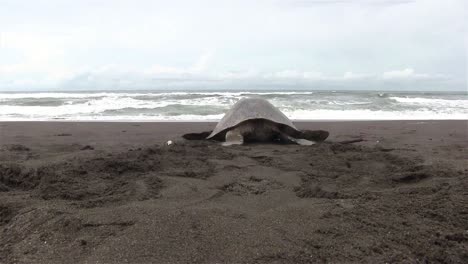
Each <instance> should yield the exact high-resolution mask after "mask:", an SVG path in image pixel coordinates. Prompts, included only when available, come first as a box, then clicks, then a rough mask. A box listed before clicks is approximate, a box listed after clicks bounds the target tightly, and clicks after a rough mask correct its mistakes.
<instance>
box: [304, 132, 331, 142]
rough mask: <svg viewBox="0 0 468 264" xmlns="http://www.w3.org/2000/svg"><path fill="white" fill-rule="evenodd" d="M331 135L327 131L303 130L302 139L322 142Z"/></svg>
mask: <svg viewBox="0 0 468 264" xmlns="http://www.w3.org/2000/svg"><path fill="white" fill-rule="evenodd" d="M329 135H330V133H329V132H328V131H325V130H302V133H301V135H300V138H303V139H307V140H310V141H315V142H321V141H325V139H327V138H328V136H329Z"/></svg>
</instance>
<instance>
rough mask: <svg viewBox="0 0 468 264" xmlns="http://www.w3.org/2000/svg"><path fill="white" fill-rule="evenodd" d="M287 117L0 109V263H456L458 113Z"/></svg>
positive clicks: (465, 221)
mask: <svg viewBox="0 0 468 264" xmlns="http://www.w3.org/2000/svg"><path fill="white" fill-rule="evenodd" d="M296 124H297V126H298V127H299V128H302V129H324V130H328V131H329V132H330V137H329V139H327V140H326V141H325V142H323V143H321V144H317V145H314V146H296V145H275V144H262V145H260V144H255V145H246V146H233V147H228V148H226V147H221V146H220V145H219V143H217V142H209V141H185V140H183V139H182V138H181V137H180V136H181V135H182V134H184V133H189V132H203V131H209V130H211V129H212V128H213V127H214V124H213V123H171V122H169V123H111V122H109V123H102V122H95V123H90V122H3V123H0V263H220V262H221V263H310V262H312V263H322V262H332V263H363V262H364V263H384V262H388V263H395V262H407V263H427V262H429V263H467V262H468V253H467V252H468V206H467V205H468V165H467V158H468V155H467V154H468V153H467V152H468V150H467V149H468V148H467V147H468V138H467V137H468V123H467V121H372V122H370V121H367V122H366V121H362V122H361V121H355V122H298V123H296ZM353 139H363V140H364V141H361V142H356V143H350V144H343V143H339V142H343V141H349V140H353ZM167 140H172V141H173V142H174V144H173V145H170V146H167V145H165V142H166V141H167Z"/></svg>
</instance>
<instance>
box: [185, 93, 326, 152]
mask: <svg viewBox="0 0 468 264" xmlns="http://www.w3.org/2000/svg"><path fill="white" fill-rule="evenodd" d="M328 135H329V133H328V132H327V131H323V130H316V131H310V130H305V131H300V130H298V129H297V128H296V127H295V126H294V124H293V123H292V122H291V120H289V118H287V117H286V115H284V114H283V113H282V112H281V111H280V110H278V109H277V108H276V107H274V106H273V105H272V104H271V103H270V102H268V101H267V100H265V99H261V98H243V99H241V100H239V101H238V102H237V103H236V104H234V106H233V107H232V108H231V109H230V110H229V111H228V112H227V113H226V114H225V115H224V117H223V118H222V119H221V120H220V121H219V123H218V124H217V125H216V127H215V129H214V130H213V131H212V132H203V133H190V134H185V135H183V137H184V138H185V139H188V140H200V139H214V140H218V141H224V142H223V146H229V145H240V144H243V143H245V142H281V143H295V144H299V145H312V144H314V143H315V142H317V141H323V140H325V139H326V138H327V137H328Z"/></svg>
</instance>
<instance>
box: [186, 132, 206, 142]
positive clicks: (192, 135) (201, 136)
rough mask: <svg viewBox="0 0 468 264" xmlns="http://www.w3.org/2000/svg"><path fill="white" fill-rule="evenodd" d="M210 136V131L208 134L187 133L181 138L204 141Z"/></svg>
mask: <svg viewBox="0 0 468 264" xmlns="http://www.w3.org/2000/svg"><path fill="white" fill-rule="evenodd" d="M210 134H211V131H209V132H201V133H188V134H185V135H183V136H182V137H183V138H185V139H187V140H204V139H206V138H207V137H208V136H209V135H210Z"/></svg>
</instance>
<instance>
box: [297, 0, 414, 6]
mask: <svg viewBox="0 0 468 264" xmlns="http://www.w3.org/2000/svg"><path fill="white" fill-rule="evenodd" d="M414 2H415V0H292V1H289V2H288V3H289V5H291V6H297V7H314V6H326V5H369V6H394V5H402V4H410V3H414Z"/></svg>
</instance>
